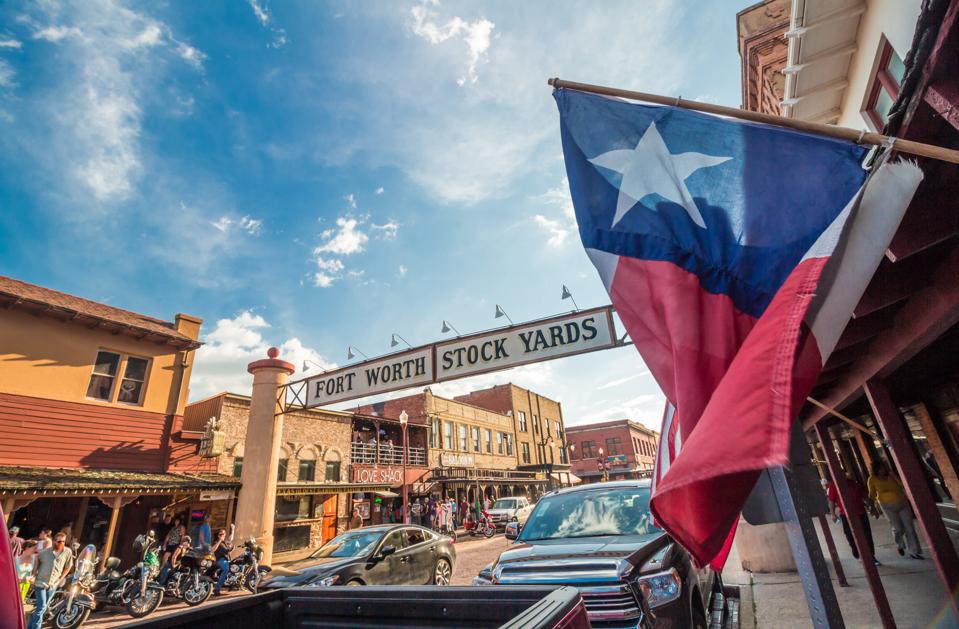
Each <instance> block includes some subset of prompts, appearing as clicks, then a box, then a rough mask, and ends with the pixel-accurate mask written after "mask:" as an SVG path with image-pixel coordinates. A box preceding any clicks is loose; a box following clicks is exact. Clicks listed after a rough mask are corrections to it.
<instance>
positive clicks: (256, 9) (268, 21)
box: [248, 0, 287, 48]
mask: <svg viewBox="0 0 959 629" xmlns="http://www.w3.org/2000/svg"><path fill="white" fill-rule="evenodd" d="M248 2H249V3H250V8H251V9H253V15H254V16H256V21H257V22H259V23H260V26H262V27H264V28H268V29H269V30H270V32H271V33H273V41H272V42H270V43H269V44H267V46H269V47H270V48H282V47H283V46H285V45H286V43H287V38H286V31H285V30H284V29H282V28H280V27H279V26H276V24H275V23H274V22H273V16H272V15H271V14H270V10H269V9H268V8H267V6H266V4H264V3H262V2H260V1H259V0H248Z"/></svg>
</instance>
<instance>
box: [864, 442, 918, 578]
mask: <svg viewBox="0 0 959 629" xmlns="http://www.w3.org/2000/svg"><path fill="white" fill-rule="evenodd" d="M866 487H867V488H868V489H869V500H870V501H872V502H875V503H878V504H879V508H880V509H882V512H883V514H884V515H885V516H886V519H887V520H889V524H890V525H891V526H892V532H893V534H894V535H895V536H896V549H897V550H898V551H899V554H900V555H904V554H905V552H904V551H903V538H905V542H906V543H908V545H909V556H910V557H912V558H913V559H925V557H923V556H922V548H921V547H920V546H919V538H918V537H916V527H915V526H914V525H913V515H912V509H911V508H910V507H909V502H908V501H907V500H906V495H905V494H904V493H903V491H902V486H900V485H899V482H898V481H897V480H896V479H895V478H893V477H892V475H890V474H889V467H888V466H887V465H886V464H885V462H883V461H875V462H874V463H873V464H872V476H870V477H869V480H868V481H867V482H866Z"/></svg>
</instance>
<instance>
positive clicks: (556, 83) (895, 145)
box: [547, 78, 959, 164]
mask: <svg viewBox="0 0 959 629" xmlns="http://www.w3.org/2000/svg"><path fill="white" fill-rule="evenodd" d="M547 83H549V84H550V85H552V86H553V87H555V88H557V89H558V88H561V87H565V88H567V89H571V90H577V91H580V92H591V93H593V94H603V95H604V96H617V97H620V98H629V99H631V100H640V101H645V102H647V103H655V104H657V105H671V106H673V107H682V108H683V109H692V110H694V111H702V112H705V113H707V114H717V115H720V116H729V117H730V118H738V119H740V120H748V121H750V122H760V123H763V124H771V125H776V126H777V127H786V128H787V129H795V130H796V131H804V132H806V133H816V134H818V135H824V136H827V137H831V138H838V139H841V140H848V141H850V142H856V143H858V144H867V145H870V146H891V147H892V149H893V150H895V151H898V152H900V153H907V154H909V155H918V156H920V157H929V158H931V159H938V160H940V161H943V162H949V163H951V164H959V151H957V150H953V149H947V148H943V147H941V146H933V145H932V144H924V143H922V142H913V141H912V140H904V139H902V138H895V137H891V136H887V135H882V134H880V133H872V132H871V131H858V130H856V129H850V128H848V127H837V126H835V125H829V124H822V123H819V122H806V121H805V120H795V119H793V118H784V117H782V116H774V115H772V114H761V113H758V112H755V111H747V110H745V109H736V108H735V107H725V106H723V105H714V104H712V103H701V102H699V101H695V100H683V99H682V98H678V97H677V98H673V97H670V96H660V95H658V94H647V93H645V92H634V91H632V90H622V89H619V88H615V87H604V86H602V85H590V84H589V83H577V82H575V81H565V80H563V79H559V78H554V79H549V81H547Z"/></svg>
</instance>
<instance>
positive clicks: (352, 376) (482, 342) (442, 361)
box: [286, 306, 617, 408]
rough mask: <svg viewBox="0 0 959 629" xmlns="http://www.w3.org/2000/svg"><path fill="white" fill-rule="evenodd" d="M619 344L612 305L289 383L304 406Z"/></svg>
mask: <svg viewBox="0 0 959 629" xmlns="http://www.w3.org/2000/svg"><path fill="white" fill-rule="evenodd" d="M616 346H617V340H616V329H615V325H614V323H613V307H612V306H603V307H601V308H592V309H590V310H581V311H578V312H573V313H570V314H565V315H560V316H557V317H550V318H548V319H541V320H539V321H533V322H530V323H523V324H519V325H513V326H509V327H506V328H500V329H498V330H492V331H489V332H481V333H478V334H471V335H468V336H461V337H459V338H456V339H453V340H450V341H444V342H441V343H433V344H430V345H424V346H422V347H417V348H414V349H411V350H409V351H406V352H400V353H397V354H392V355H390V356H386V357H383V358H377V359H373V360H368V361H366V362H362V363H358V364H356V365H352V366H350V367H344V368H342V369H336V370H333V371H328V372H326V373H322V374H319V375H317V376H313V377H311V378H306V379H304V380H298V381H296V382H291V383H290V384H288V385H287V390H286V396H287V400H288V402H290V403H292V404H294V405H302V406H304V407H305V408H313V407H316V406H326V405H329V404H335V403H337V402H344V401H346V400H352V399H356V398H361V397H367V396H371V395H377V394H380V393H388V392H390V391H398V390H400V389H408V388H411V387H417V386H423V385H428V384H432V383H435V382H444V381H446V380H455V379H457V378H463V377H466V376H473V375H477V374H481V373H488V372H491V371H498V370H501V369H509V368H511V367H517V366H519V365H527V364H530V363H536V362H543V361H546V360H554V359H556V358H563V357H566V356H572V355H575V354H584V353H586V352H594V351H598V350H602V349H609V348H611V347H616Z"/></svg>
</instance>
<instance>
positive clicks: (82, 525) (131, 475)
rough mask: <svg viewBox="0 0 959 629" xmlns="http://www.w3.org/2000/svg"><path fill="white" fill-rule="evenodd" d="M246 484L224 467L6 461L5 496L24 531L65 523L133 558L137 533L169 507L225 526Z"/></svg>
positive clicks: (11, 519) (27, 534) (84, 538)
mask: <svg viewBox="0 0 959 629" xmlns="http://www.w3.org/2000/svg"><path fill="white" fill-rule="evenodd" d="M239 486H240V483H239V482H238V481H237V479H235V478H230V477H224V476H220V475H218V474H203V475H186V474H175V473H166V474H162V473H137V472H113V471H105V470H71V469H51V468H33V467H0V503H2V505H3V510H4V514H6V516H7V525H8V526H18V527H20V535H21V537H24V538H27V539H29V538H35V537H36V536H37V535H38V534H39V532H40V531H41V530H42V529H45V528H48V529H50V530H52V531H54V532H57V531H63V532H65V533H67V536H68V538H69V539H71V540H76V541H78V542H79V543H81V544H93V545H95V546H96V547H97V548H98V549H99V551H100V552H101V553H103V555H104V556H109V555H115V556H118V557H120V558H121V559H123V560H124V561H127V560H130V559H132V557H131V556H130V553H131V545H132V543H133V539H134V538H135V537H136V536H137V535H140V534H141V533H143V532H145V531H147V530H149V529H155V528H156V525H157V524H158V523H159V521H160V520H161V519H162V517H163V514H170V515H171V516H172V517H173V518H174V519H179V520H180V521H181V522H182V523H184V524H186V525H187V527H188V529H191V530H192V528H193V527H194V526H195V525H197V524H199V523H200V522H202V520H203V517H204V516H205V515H207V514H209V515H210V526H211V527H213V528H217V527H225V526H226V524H227V522H228V521H229V520H230V519H231V518H232V509H233V505H234V500H235V497H236V492H237V490H238V489H239Z"/></svg>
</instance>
